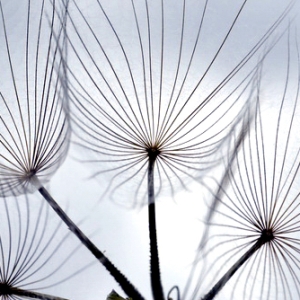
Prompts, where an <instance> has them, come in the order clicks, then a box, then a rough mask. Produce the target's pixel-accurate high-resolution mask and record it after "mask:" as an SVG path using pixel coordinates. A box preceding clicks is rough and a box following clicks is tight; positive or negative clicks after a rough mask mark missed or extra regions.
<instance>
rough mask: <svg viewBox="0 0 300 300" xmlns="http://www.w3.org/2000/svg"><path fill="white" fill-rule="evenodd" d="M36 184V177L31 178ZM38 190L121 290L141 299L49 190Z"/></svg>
mask: <svg viewBox="0 0 300 300" xmlns="http://www.w3.org/2000/svg"><path fill="white" fill-rule="evenodd" d="M33 180H34V181H36V184H37V185H38V184H39V183H38V179H37V177H35V178H33ZM38 191H39V192H40V193H41V195H42V196H43V197H44V199H45V200H46V201H47V202H48V203H49V205H50V206H51V207H52V209H53V210H54V211H55V212H56V213H57V214H58V216H59V217H60V218H61V219H62V221H63V222H64V223H65V224H66V225H67V226H68V228H69V229H70V230H71V231H72V232H73V233H74V234H75V235H76V236H77V238H78V239H79V240H80V241H81V243H82V244H83V245H84V246H85V247H86V248H87V249H89V251H90V252H91V253H92V254H93V255H94V256H95V257H96V258H97V260H98V261H99V262H100V263H101V264H102V265H103V266H104V267H105V268H106V270H107V271H108V272H109V273H110V274H111V275H112V277H113V278H114V279H115V280H116V281H117V282H118V283H119V285H120V286H121V288H122V289H123V291H124V292H125V293H126V294H127V296H129V297H131V298H133V299H134V300H143V299H144V297H143V296H142V295H141V294H140V293H139V292H138V291H137V289H136V288H135V287H134V286H133V285H132V284H131V283H130V282H129V281H128V279H127V278H126V277H125V276H124V275H123V274H122V273H121V271H120V270H118V269H117V268H116V267H115V266H114V264H113V263H112V262H111V261H110V260H109V259H108V258H107V257H106V256H105V255H104V253H103V252H101V251H100V250H99V249H98V248H97V247H96V246H95V245H94V244H93V243H92V241H91V240H90V239H89V238H88V237H87V236H86V235H85V234H84V233H83V232H82V231H81V230H80V229H79V228H78V227H77V225H76V224H75V223H74V222H73V221H72V220H71V219H70V218H69V217H68V216H67V214H66V213H65V212H64V211H63V209H62V208H61V207H60V206H59V205H58V204H57V203H56V201H55V200H54V199H53V198H52V196H51V195H50V194H49V192H48V191H47V190H46V189H45V187H44V186H41V185H40V186H39V188H38Z"/></svg>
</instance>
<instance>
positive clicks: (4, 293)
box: [0, 283, 67, 300]
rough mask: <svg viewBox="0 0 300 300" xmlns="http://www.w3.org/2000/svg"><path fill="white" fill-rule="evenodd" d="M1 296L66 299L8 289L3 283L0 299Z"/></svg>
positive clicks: (45, 299) (52, 299) (43, 299)
mask: <svg viewBox="0 0 300 300" xmlns="http://www.w3.org/2000/svg"><path fill="white" fill-rule="evenodd" d="M1 296H21V297H24V298H28V299H41V300H67V299H66V298H60V297H56V296H51V295H47V294H42V293H37V292H33V291H27V290H22V289H18V288H15V287H10V286H9V285H7V284H3V283H0V297H1ZM1 299H2V298H1Z"/></svg>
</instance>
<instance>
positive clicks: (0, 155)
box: [0, 1, 70, 197]
mask: <svg viewBox="0 0 300 300" xmlns="http://www.w3.org/2000/svg"><path fill="white" fill-rule="evenodd" d="M25 2H26V1H25ZM25 2H24V3H23V4H22V5H24V7H23V9H22V10H20V11H17V13H16V14H13V16H10V15H8V13H7V11H9V6H8V7H7V6H6V5H7V4H5V3H3V2H0V32H1V34H0V44H1V48H0V56H1V62H0V66H1V74H0V180H1V189H0V196H2V197H3V196H5V195H12V194H13V195H16V194H19V193H22V192H24V188H25V187H26V189H27V191H28V192H32V191H34V190H35V189H36V187H35V186H34V185H33V184H32V183H33V182H32V178H33V177H34V176H37V177H38V178H39V180H40V181H41V182H42V183H46V182H47V181H48V180H49V178H50V177H51V176H52V175H53V173H54V172H55V171H56V170H57V169H58V167H59V166H60V165H61V163H62V161H63V160H64V158H65V156H66V153H67V150H68V144H69V132H70V128H69V121H68V116H67V113H66V111H65V107H64V106H63V104H62V102H61V101H62V98H64V97H65V89H64V86H63V83H62V80H61V76H63V75H62V74H61V72H62V71H61V69H62V59H61V47H62V45H61V34H62V26H61V22H60V21H59V20H57V19H58V16H57V12H56V10H55V6H53V5H52V3H51V2H50V1H49V2H48V1H41V2H40V3H39V5H36V4H30V1H29V2H28V3H27V4H26V3H25ZM26 5H27V6H26ZM24 11H26V12H27V14H25V15H24ZM19 14H21V15H19ZM33 15H35V16H37V17H36V18H32V16H33ZM16 20H18V24H22V26H21V29H20V32H19V33H18V34H17V33H16V32H14V31H11V29H10V28H13V27H14V26H13V23H14V22H15V21H16ZM17 35H19V39H18V38H17ZM16 41H17V42H16ZM16 43H17V45H18V46H17V47H16ZM19 48H22V51H20V50H19Z"/></svg>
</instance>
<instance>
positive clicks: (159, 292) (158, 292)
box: [148, 156, 164, 300]
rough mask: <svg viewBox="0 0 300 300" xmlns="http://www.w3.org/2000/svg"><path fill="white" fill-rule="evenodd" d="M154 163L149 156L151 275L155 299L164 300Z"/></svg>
mask: <svg viewBox="0 0 300 300" xmlns="http://www.w3.org/2000/svg"><path fill="white" fill-rule="evenodd" d="M154 163H155V158H154V159H153V158H152V157H151V156H149V167H148V218H149V237H150V276H151V286H152V294H153V298H154V300H163V299H164V293H163V288H162V284H161V277H160V269H159V257H158V247H157V234H156V217H155V195H154Z"/></svg>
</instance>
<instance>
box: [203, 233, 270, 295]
mask: <svg viewBox="0 0 300 300" xmlns="http://www.w3.org/2000/svg"><path fill="white" fill-rule="evenodd" d="M273 239H274V236H273V233H272V232H270V231H267V230H264V231H263V232H262V234H261V236H260V238H259V239H258V240H257V241H256V243H255V244H254V245H253V246H252V247H251V248H250V249H249V250H248V251H247V252H246V253H245V254H244V255H242V256H241V257H240V259H239V260H238V261H237V262H236V263H235V264H234V265H233V266H232V267H231V268H230V269H229V270H228V271H227V272H226V273H225V274H224V275H223V277H222V278H221V279H220V280H219V281H218V282H217V283H216V284H215V285H214V287H213V288H212V289H211V290H210V291H209V292H208V293H207V294H206V295H205V296H204V297H203V298H202V300H212V299H214V297H215V296H216V295H217V294H218V293H219V292H220V290H221V289H222V288H223V287H224V286H225V284H226V283H227V282H228V281H229V279H230V278H231V277H232V276H233V275H234V274H235V272H236V271H237V270H238V269H239V268H240V267H241V266H242V265H243V264H244V263H245V262H246V261H247V260H248V259H249V258H250V257H251V256H252V255H253V254H254V253H255V252H256V251H257V250H258V249H259V248H260V247H261V246H262V245H264V244H266V243H267V242H270V241H271V240H273Z"/></svg>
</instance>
